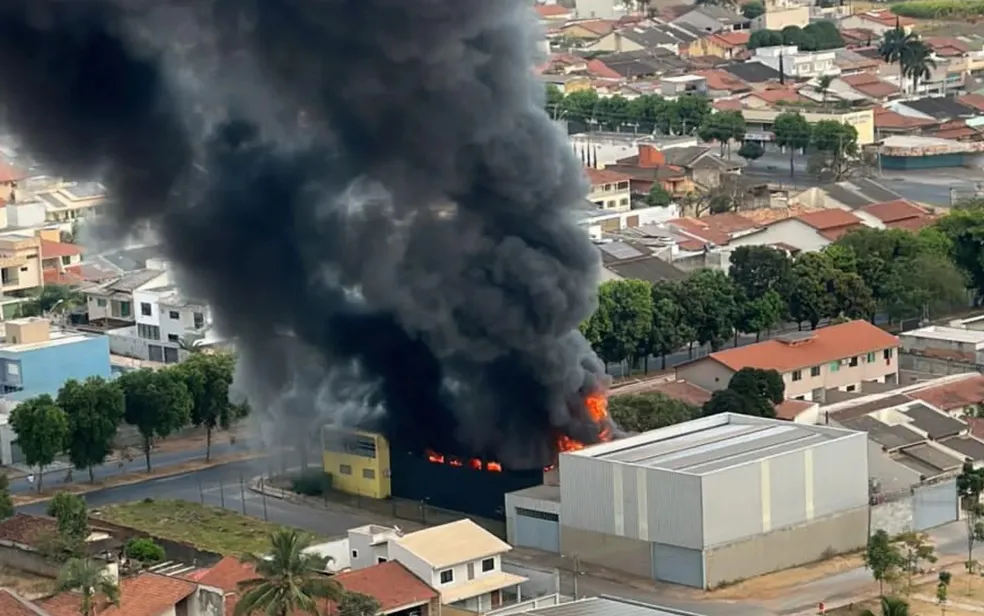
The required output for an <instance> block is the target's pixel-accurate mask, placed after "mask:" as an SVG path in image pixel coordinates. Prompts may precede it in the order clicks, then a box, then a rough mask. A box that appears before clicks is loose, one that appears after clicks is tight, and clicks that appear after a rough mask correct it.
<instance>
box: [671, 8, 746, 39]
mask: <svg viewBox="0 0 984 616" xmlns="http://www.w3.org/2000/svg"><path fill="white" fill-rule="evenodd" d="M671 23H674V24H677V25H684V24H685V25H686V26H689V27H692V28H695V29H697V30H699V31H701V32H722V31H723V32H730V31H736V30H748V29H749V28H751V27H752V22H751V20H749V19H747V18H746V17H743V16H742V15H740V14H738V13H736V12H734V11H732V10H730V9H728V8H725V7H723V6H718V5H713V4H704V5H699V6H696V7H694V8H693V9H691V10H689V11H687V12H686V13H684V14H683V15H680V16H679V17H677V18H676V19H674V20H673V21H672V22H671Z"/></svg>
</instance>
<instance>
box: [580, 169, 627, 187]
mask: <svg viewBox="0 0 984 616" xmlns="http://www.w3.org/2000/svg"><path fill="white" fill-rule="evenodd" d="M584 173H585V175H587V176H588V181H589V182H591V185H592V186H601V185H604V184H615V183H616V182H628V181H629V180H631V179H632V176H630V175H628V174H626V173H619V172H618V171H611V170H609V169H594V168H592V167H585V168H584Z"/></svg>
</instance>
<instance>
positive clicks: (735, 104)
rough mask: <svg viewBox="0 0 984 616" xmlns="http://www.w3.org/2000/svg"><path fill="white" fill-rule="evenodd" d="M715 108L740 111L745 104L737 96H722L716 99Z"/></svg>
mask: <svg viewBox="0 0 984 616" xmlns="http://www.w3.org/2000/svg"><path fill="white" fill-rule="evenodd" d="M714 108H715V109H716V110H718V111H739V110H741V109H744V108H745V106H744V105H742V104H741V101H740V100H738V99H736V98H722V99H720V100H716V101H714Z"/></svg>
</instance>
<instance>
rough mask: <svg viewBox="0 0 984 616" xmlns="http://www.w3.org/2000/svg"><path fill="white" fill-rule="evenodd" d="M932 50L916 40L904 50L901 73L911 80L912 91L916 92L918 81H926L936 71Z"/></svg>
mask: <svg viewBox="0 0 984 616" xmlns="http://www.w3.org/2000/svg"><path fill="white" fill-rule="evenodd" d="M936 66H937V65H936V60H934V59H933V49H932V48H931V47H930V46H929V45H927V44H926V43H924V42H922V41H920V40H916V41H914V42H913V43H912V45H910V46H909V47H908V48H907V49H906V53H905V54H904V55H903V57H902V73H903V74H904V75H905V76H906V77H908V78H909V79H911V80H912V91H913V92H917V91H918V88H919V82H920V81H927V80H929V78H930V77H932V75H933V71H934V70H936Z"/></svg>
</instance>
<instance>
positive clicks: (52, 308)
mask: <svg viewBox="0 0 984 616" xmlns="http://www.w3.org/2000/svg"><path fill="white" fill-rule="evenodd" d="M83 304H85V297H84V296H83V295H82V294H81V293H80V292H79V291H78V289H75V288H74V287H70V286H68V285H64V284H47V285H45V286H43V287H41V290H40V291H39V292H38V294H37V296H36V297H34V299H32V300H31V301H30V302H26V303H25V304H24V305H23V306H22V312H23V314H24V315H25V316H44V315H48V314H50V313H52V312H61V313H64V312H69V311H71V310H72V309H74V308H77V307H78V306H81V305H83Z"/></svg>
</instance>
